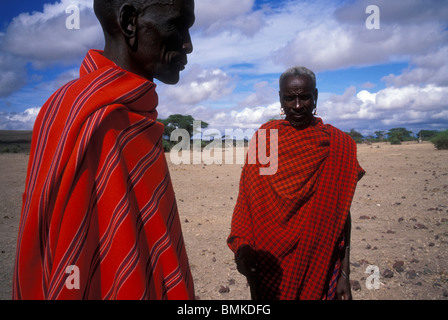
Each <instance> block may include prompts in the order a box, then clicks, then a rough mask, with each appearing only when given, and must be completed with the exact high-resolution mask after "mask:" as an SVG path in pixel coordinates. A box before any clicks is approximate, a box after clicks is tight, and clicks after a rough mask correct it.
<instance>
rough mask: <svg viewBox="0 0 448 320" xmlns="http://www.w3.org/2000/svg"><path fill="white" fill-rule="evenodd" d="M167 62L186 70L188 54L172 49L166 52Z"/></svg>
mask: <svg viewBox="0 0 448 320" xmlns="http://www.w3.org/2000/svg"><path fill="white" fill-rule="evenodd" d="M165 61H166V63H168V64H170V65H173V66H175V67H176V69H178V70H184V69H185V66H186V65H187V63H188V60H187V56H186V55H185V54H181V53H179V52H177V51H170V52H168V53H167V54H166V59H165Z"/></svg>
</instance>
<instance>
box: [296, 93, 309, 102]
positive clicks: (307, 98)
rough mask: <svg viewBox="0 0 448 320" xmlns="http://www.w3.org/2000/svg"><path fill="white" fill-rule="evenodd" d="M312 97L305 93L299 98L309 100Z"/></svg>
mask: <svg viewBox="0 0 448 320" xmlns="http://www.w3.org/2000/svg"><path fill="white" fill-rule="evenodd" d="M311 98H312V96H311V95H310V94H304V95H301V96H300V97H299V99H300V100H302V101H308V100H311Z"/></svg>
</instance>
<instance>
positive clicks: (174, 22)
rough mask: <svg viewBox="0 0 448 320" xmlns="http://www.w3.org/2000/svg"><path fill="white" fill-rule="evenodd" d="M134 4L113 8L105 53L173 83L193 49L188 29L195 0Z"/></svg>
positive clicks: (142, 72) (121, 63)
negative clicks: (111, 29)
mask: <svg viewBox="0 0 448 320" xmlns="http://www.w3.org/2000/svg"><path fill="white" fill-rule="evenodd" d="M141 3H142V6H141V7H140V8H136V7H135V6H133V5H132V4H130V3H127V2H126V1H122V5H121V7H120V8H119V10H117V12H115V18H116V20H115V21H113V22H112V24H113V30H119V31H120V32H113V33H112V34H107V33H106V45H105V48H104V56H105V57H106V58H108V59H109V60H111V61H113V62H115V63H116V64H117V65H118V66H119V67H121V68H122V69H125V70H127V71H129V72H132V73H134V74H137V75H139V76H141V77H143V78H145V79H148V80H150V81H153V80H154V79H158V80H160V81H162V82H164V83H167V84H176V83H177V82H178V81H179V73H180V71H182V70H183V69H184V68H185V65H186V64H187V55H188V54H189V53H191V52H192V51H193V45H192V42H191V38H190V33H189V29H190V28H191V26H192V25H193V23H194V20H195V16H194V1H193V0H174V1H173V3H172V4H154V3H153V1H151V0H146V1H145V0H141Z"/></svg>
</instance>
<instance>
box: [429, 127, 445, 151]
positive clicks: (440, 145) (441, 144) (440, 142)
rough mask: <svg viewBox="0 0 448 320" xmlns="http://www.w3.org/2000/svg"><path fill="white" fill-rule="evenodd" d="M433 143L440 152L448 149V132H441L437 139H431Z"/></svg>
mask: <svg viewBox="0 0 448 320" xmlns="http://www.w3.org/2000/svg"><path fill="white" fill-rule="evenodd" d="M431 142H432V143H433V144H434V145H435V147H436V148H437V149H438V150H447V149H448V130H445V131H441V132H439V133H438V134H437V135H436V136H435V137H433V138H432V139H431Z"/></svg>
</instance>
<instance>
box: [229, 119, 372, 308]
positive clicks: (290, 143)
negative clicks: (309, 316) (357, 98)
mask: <svg viewBox="0 0 448 320" xmlns="http://www.w3.org/2000/svg"><path fill="white" fill-rule="evenodd" d="M271 130H277V132H278V134H277V135H275V134H273V135H271ZM262 133H266V134H265V136H266V139H267V142H266V144H264V143H263V144H262V145H263V146H264V145H266V148H267V150H268V151H267V153H266V154H267V155H269V154H270V157H271V162H272V161H274V160H275V157H273V154H275V152H276V151H277V153H278V170H277V172H275V174H271V175H260V168H262V167H269V166H271V165H272V164H269V163H268V164H260V162H259V161H257V163H256V164H250V162H251V161H249V163H247V161H246V164H245V166H244V168H243V171H242V174H241V180H240V190H239V196H238V200H237V203H236V206H235V209H234V213H233V218H232V225H231V232H230V235H229V237H228V245H229V247H230V249H231V250H232V251H234V252H235V253H236V252H237V250H238V248H239V247H240V246H241V245H243V244H248V245H250V246H251V247H252V248H253V249H254V250H256V251H257V257H258V258H257V262H258V272H259V279H258V282H259V284H258V286H259V288H258V289H259V290H258V291H259V292H258V295H259V297H261V298H264V299H324V298H327V293H328V289H329V283H330V279H331V278H332V276H333V271H335V270H338V262H337V259H338V252H339V250H338V245H339V244H340V243H341V241H342V233H343V229H344V225H345V222H346V218H347V216H348V214H349V210H350V206H351V201H352V198H353V195H354V192H355V188H356V184H357V181H358V180H359V179H360V178H361V176H362V175H363V174H364V171H363V169H362V168H361V167H360V166H359V164H358V161H357V156H356V144H355V143H354V141H353V139H351V138H350V137H349V136H348V135H347V134H345V133H343V132H342V131H340V130H338V129H336V128H335V127H333V126H331V125H328V124H327V125H324V124H323V122H322V120H321V119H319V118H315V119H314V121H313V123H312V125H310V126H309V127H308V128H306V129H303V130H298V129H296V128H294V127H293V126H291V124H290V123H289V122H288V121H284V120H280V121H279V120H276V121H270V122H268V123H266V124H264V125H263V126H262V127H261V128H260V130H258V131H257V133H256V134H255V135H254V138H252V141H251V146H250V151H249V154H251V153H250V152H251V150H252V148H254V147H256V148H257V149H258V147H259V142H260V141H258V140H259V139H258V138H257V137H258V136H263V135H262ZM271 136H272V139H276V137H278V140H276V141H273V142H274V143H271V141H270V139H271ZM254 142H257V143H254ZM270 146H273V147H274V148H275V147H276V146H278V148H277V150H275V149H272V150H271V149H270ZM256 152H257V153H256V154H258V150H257V151H256ZM272 159H274V160H272ZM263 162H265V161H263Z"/></svg>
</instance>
